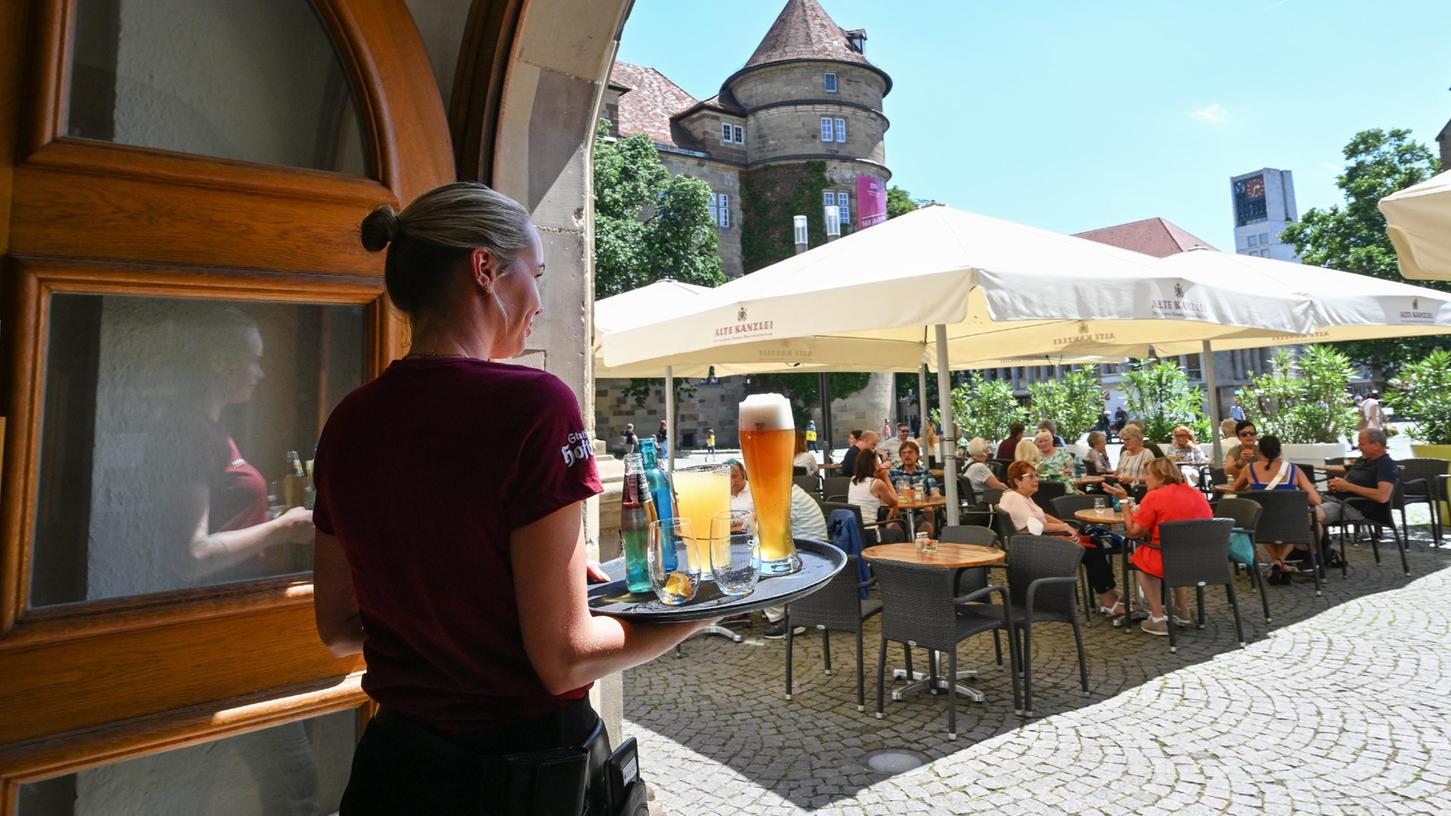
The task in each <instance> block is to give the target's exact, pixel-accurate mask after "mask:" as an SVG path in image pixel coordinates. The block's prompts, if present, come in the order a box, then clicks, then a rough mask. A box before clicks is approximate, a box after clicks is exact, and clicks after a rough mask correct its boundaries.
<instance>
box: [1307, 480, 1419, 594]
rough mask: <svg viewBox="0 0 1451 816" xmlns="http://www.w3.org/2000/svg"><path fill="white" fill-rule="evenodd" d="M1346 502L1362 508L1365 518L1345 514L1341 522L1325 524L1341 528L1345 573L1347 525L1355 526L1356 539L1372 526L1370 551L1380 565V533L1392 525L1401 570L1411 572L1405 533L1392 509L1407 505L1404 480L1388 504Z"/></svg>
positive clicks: (1361, 513) (1362, 514) (1395, 489)
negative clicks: (1398, 526) (1361, 531)
mask: <svg viewBox="0 0 1451 816" xmlns="http://www.w3.org/2000/svg"><path fill="white" fill-rule="evenodd" d="M1345 504H1346V505H1348V506H1349V507H1352V508H1354V509H1355V510H1357V511H1359V513H1360V515H1361V516H1362V517H1361V518H1346V517H1345V516H1341V517H1340V520H1339V521H1337V522H1334V523H1330V524H1326V525H1325V526H1326V527H1327V528H1331V527H1339V528H1340V536H1339V538H1340V574H1341V576H1342V577H1344V576H1345V574H1346V572H1347V571H1348V570H1349V564H1348V563H1346V560H1345V528H1347V527H1349V528H1350V529H1351V531H1352V532H1351V537H1352V538H1354V539H1355V540H1359V539H1360V528H1361V527H1369V528H1371V537H1370V551H1371V553H1373V554H1374V555H1375V563H1377V564H1379V563H1380V533H1381V531H1382V530H1384V529H1386V528H1390V531H1391V539H1392V540H1394V541H1395V542H1396V549H1397V550H1399V551H1400V553H1401V571H1402V572H1404V573H1405V574H1406V575H1410V574H1411V565H1410V563H1409V562H1408V561H1407V560H1406V541H1405V538H1404V536H1402V535H1401V530H1399V529H1397V527H1396V520H1395V516H1394V515H1392V512H1391V511H1392V510H1394V509H1395V508H1397V507H1401V506H1403V505H1404V504H1405V485H1404V484H1402V483H1401V482H1396V486H1395V488H1394V489H1392V490H1391V500H1390V501H1388V502H1386V503H1385V504H1379V503H1376V502H1373V501H1371V500H1369V499H1350V500H1349V501H1347V502H1345Z"/></svg>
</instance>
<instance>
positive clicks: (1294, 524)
mask: <svg viewBox="0 0 1451 816" xmlns="http://www.w3.org/2000/svg"><path fill="white" fill-rule="evenodd" d="M1239 498H1241V499H1244V500H1245V501H1252V502H1256V503H1258V504H1259V505H1260V507H1261V509H1262V511H1263V512H1262V513H1261V515H1260V518H1259V523H1258V524H1256V525H1255V542H1256V543H1260V544H1304V545H1305V546H1306V547H1307V548H1308V550H1307V554H1308V555H1309V557H1310V569H1311V574H1312V575H1313V576H1314V577H1315V594H1316V595H1323V594H1324V585H1323V583H1322V578H1321V568H1320V547H1319V545H1318V544H1317V543H1316V542H1315V527H1314V525H1313V524H1311V523H1310V497H1309V495H1308V494H1306V493H1304V492H1303V491H1300V490H1252V491H1249V492H1247V493H1241V494H1239ZM1220 504H1224V501H1223V500H1221V501H1220ZM1231 526H1232V523H1231ZM1226 546H1228V545H1226ZM1225 558H1226V560H1228V556H1227V555H1226V556H1225Z"/></svg>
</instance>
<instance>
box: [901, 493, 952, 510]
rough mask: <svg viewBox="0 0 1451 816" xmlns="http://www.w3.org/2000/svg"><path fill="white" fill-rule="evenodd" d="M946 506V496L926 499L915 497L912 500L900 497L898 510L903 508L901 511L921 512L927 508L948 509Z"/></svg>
mask: <svg viewBox="0 0 1451 816" xmlns="http://www.w3.org/2000/svg"><path fill="white" fill-rule="evenodd" d="M946 506H947V497H946V496H926V497H922V496H914V497H913V498H910V499H907V498H903V497H902V496H900V495H899V496H898V497H897V507H898V508H901V509H905V510H921V509H923V508H925V507H946Z"/></svg>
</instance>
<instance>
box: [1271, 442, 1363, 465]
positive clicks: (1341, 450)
mask: <svg viewBox="0 0 1451 816" xmlns="http://www.w3.org/2000/svg"><path fill="white" fill-rule="evenodd" d="M1347 452H1348V451H1347V450H1346V448H1345V445H1343V444H1341V443H1339V442H1309V443H1302V444H1298V445H1290V444H1285V445H1281V446H1280V453H1281V455H1282V456H1284V457H1285V458H1286V459H1288V460H1289V461H1291V462H1294V463H1295V464H1297V465H1314V466H1315V467H1317V468H1318V467H1323V466H1324V465H1325V460H1326V459H1330V458H1332V457H1336V456H1344V455H1346V453H1347Z"/></svg>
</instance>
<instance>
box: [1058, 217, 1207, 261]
mask: <svg viewBox="0 0 1451 816" xmlns="http://www.w3.org/2000/svg"><path fill="white" fill-rule="evenodd" d="M1076 237H1078V238H1087V239H1088V240H1090V241H1097V242H1099V243H1100V244H1108V245H1109V246H1116V247H1120V248H1122V249H1131V250H1133V251H1134V252H1142V253H1143V254H1145V255H1152V256H1154V257H1155V258H1167V257H1168V256H1170V255H1175V254H1178V253H1180V252H1187V251H1189V250H1191V249H1198V248H1200V247H1203V248H1205V249H1214V247H1212V246H1210V245H1209V242H1208V241H1205V240H1203V239H1200V238H1197V237H1195V236H1194V235H1192V234H1190V233H1189V232H1187V231H1186V230H1184V229H1183V228H1182V227H1179V226H1178V225H1176V224H1173V223H1171V222H1169V221H1165V220H1164V219H1162V218H1158V217H1154V218H1145V219H1144V220H1142V221H1130V222H1129V223H1127V224H1117V225H1115V226H1112V227H1104V228H1102V229H1096V230H1089V231H1088V232H1080V233H1077V234H1076Z"/></svg>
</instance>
